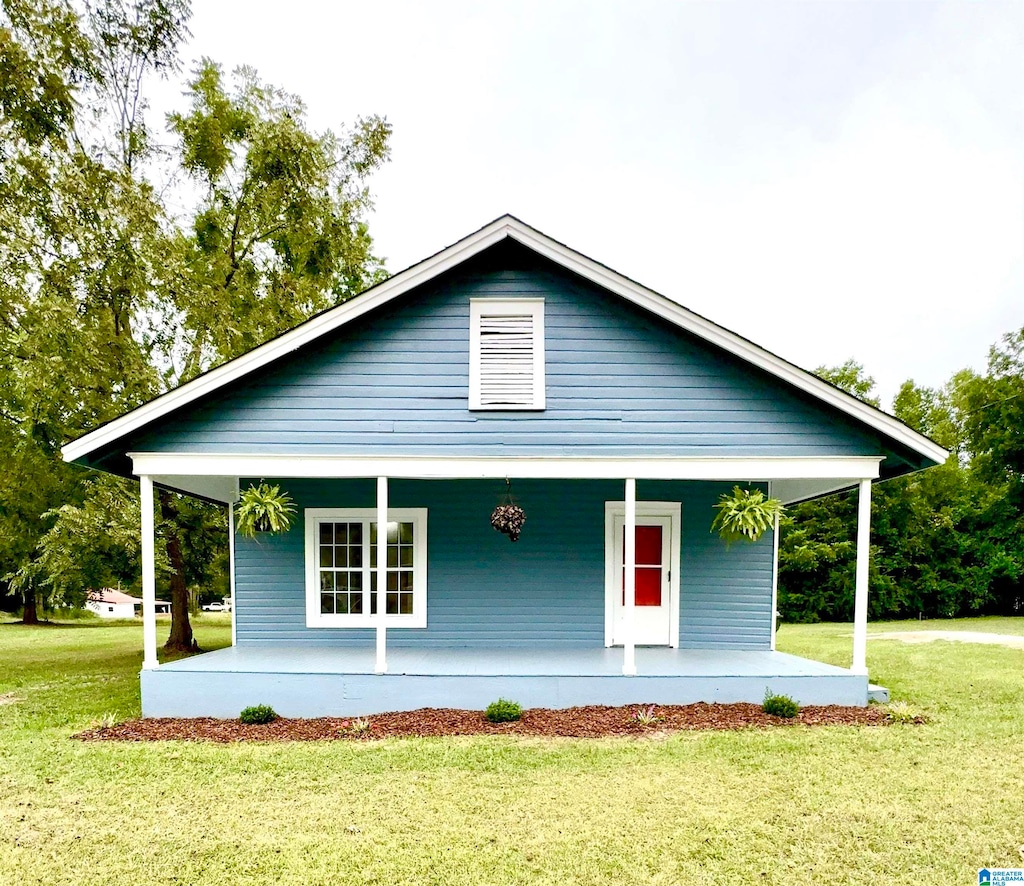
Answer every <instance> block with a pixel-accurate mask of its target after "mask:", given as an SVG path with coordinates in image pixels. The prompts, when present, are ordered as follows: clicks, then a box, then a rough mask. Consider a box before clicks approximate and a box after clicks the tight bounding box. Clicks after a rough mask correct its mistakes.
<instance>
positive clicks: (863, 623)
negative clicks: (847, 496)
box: [850, 480, 871, 674]
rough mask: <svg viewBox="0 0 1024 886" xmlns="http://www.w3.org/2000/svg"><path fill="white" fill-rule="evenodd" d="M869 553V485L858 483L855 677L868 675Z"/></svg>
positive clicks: (854, 620) (854, 618)
mask: <svg viewBox="0 0 1024 886" xmlns="http://www.w3.org/2000/svg"><path fill="white" fill-rule="evenodd" d="M870 553H871V481H870V480H861V481H860V498H859V499H858V501H857V574H856V580H855V584H854V588H855V590H854V601H853V666H852V667H851V668H850V670H851V671H853V672H854V673H855V674H867V672H868V659H867V651H868V650H867V647H868V558H869V555H870Z"/></svg>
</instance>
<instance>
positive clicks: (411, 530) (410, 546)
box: [306, 508, 427, 627]
mask: <svg viewBox="0 0 1024 886" xmlns="http://www.w3.org/2000/svg"><path fill="white" fill-rule="evenodd" d="M376 514H377V512H376V509H369V508H363V509H333V508H318V509H314V508H307V509H306V591H307V593H306V623H307V625H308V626H310V627H371V626H372V624H373V620H374V618H375V617H376V614H377V520H376ZM388 517H389V532H388V535H389V538H388V545H387V556H388V564H387V583H386V588H385V600H384V605H385V608H386V613H385V620H386V622H387V624H388V625H389V626H393V627H425V626H426V557H427V539H426V532H427V526H426V509H424V508H391V509H389V511H388Z"/></svg>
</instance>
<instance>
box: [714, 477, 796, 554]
mask: <svg viewBox="0 0 1024 886" xmlns="http://www.w3.org/2000/svg"><path fill="white" fill-rule="evenodd" d="M713 507H714V508H716V509H717V510H718V513H717V514H716V515H715V519H714V520H713V521H712V523H711V531H712V532H717V533H718V534H719V536H721V538H722V539H723V540H724V541H725V543H726V544H732V543H733V542H734V541H749V542H755V541H757V540H758V539H759V538H760V537H761V536H762V535H764V533H765V532H767V531H768V530H769V529H771V528H772V527H774V526H775V521H776V520H777V519H778V518H779V517H781V516H782V513H783V512H784V511H785V507H783V504H782V502H781V501H779V499H777V498H767V497H766V496H765V494H764V493H763V492H762V491H761V490H760V489H740V487H739V486H733V488H732V492H727V493H724V494H723V495H722V496H721V498H719V500H718V504H716V505H713Z"/></svg>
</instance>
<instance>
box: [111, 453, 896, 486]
mask: <svg viewBox="0 0 1024 886" xmlns="http://www.w3.org/2000/svg"><path fill="white" fill-rule="evenodd" d="M128 455H129V457H130V458H131V459H132V464H133V468H134V473H135V474H137V475H143V474H149V475H152V476H154V477H158V476H159V477H165V478H168V482H170V478H172V477H174V476H176V475H182V476H187V477H189V478H197V477H203V476H206V477H228V478H235V477H293V478H328V477H334V478H340V477H396V478H402V479H417V480H455V479H501V478H504V477H514V478H519V479H552V480H553V479H583V480H590V479H602V480H610V479H616V480H620V479H623V478H624V477H632V478H635V479H638V480H727V481H730V482H733V481H738V482H742V481H748V480H749V481H752V482H753V481H766V480H795V479H804V480H806V479H818V478H827V479H834V478H842V479H846V478H849V479H850V480H861V479H872V480H874V479H877V478H878V476H879V464H880V462H881V459H880V458H877V457H874V456H871V457H851V458H843V457H825V458H796V457H794V458H786V457H779V458H687V457H677V458H628V457H621V458H600V457H594V458H587V457H571V456H562V457H559V456H521V457H500V456H494V457H489V456H480V457H469V458H457V457H456V458H446V457H443V456H393V457H377V456H340V455H338V456H332V455H244V454H219V453H218V454H216V455H200V454H190V453H163V452H159V453H147V452H130V453H128Z"/></svg>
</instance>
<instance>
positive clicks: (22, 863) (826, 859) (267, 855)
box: [0, 615, 1024, 886]
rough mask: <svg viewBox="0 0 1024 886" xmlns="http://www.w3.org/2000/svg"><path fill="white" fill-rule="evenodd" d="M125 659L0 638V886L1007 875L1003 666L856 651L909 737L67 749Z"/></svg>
mask: <svg viewBox="0 0 1024 886" xmlns="http://www.w3.org/2000/svg"><path fill="white" fill-rule="evenodd" d="M229 624H230V623H229V619H228V617H225V616H221V615H205V616H203V617H202V618H201V619H199V620H198V624H197V634H198V636H199V642H200V643H201V644H202V645H204V646H205V647H207V648H212V647H215V646H221V645H226V644H227V643H229V642H230V626H229ZM957 624H958V623H956V622H947V621H943V622H936V623H932V624H930V625H927V626H930V627H941V628H944V629H949V628H951V627H953V626H955V625H957ZM960 624H961V625H964V626H965V627H967V628H968V629H970V630H998V631H1003V632H1012V633H1017V634H1019V633H1021V629H1020V627H1021V626H1020V623H1019V622H1015V621H1013V620H1009V619H1003V620H996V619H991V620H990V619H982V620H971V622H970V623H969V624H967V623H965V622H962V623H960ZM899 627H904V628H907V629H916V628H919V627H924V625H920V624H919V623H917V622H911V623H906V624H904V625H899ZM873 629H875V628H873ZM890 629H892V628H891V627H890ZM164 631H165V627H161V633H163V632H164ZM850 632H851V628H850V626H849V625H828V624H826V625H813V626H790V625H786V626H784V627H783V628H782V629H781V631H780V638H779V647H780V648H781V649H783V650H785V651H789V652H794V653H797V654H801V655H809V656H814V657H817V658H820V659H822V660H825V661H831V662H835V663H837V664H848V663H849V655H850V644H851V640H850ZM141 645H142V631H141V627H140V626H139V625H137V624H131V623H115V624H103V623H99V622H95V621H89V622H80V623H76V624H69V625H66V626H57V627H40V628H24V627H21V626H17V625H0V701H2V702H3V703H2V704H0V884H8V883H11V884H15V883H17V884H22V883H24V884H29V883H33V884H34V883H42V884H49V883H82V884H108V883H109V884H122V883H123V884H133V886H135V884H193V883H195V884H198V883H223V884H255V883H284V884H318V883H322V884H342V883H358V884H390V883H451V884H469V883H494V884H500V883H531V884H532V883H551V884H555V883H558V884H562V883H570V884H573V883H579V884H591V883H597V884H603V883H608V884H612V883H614V884H624V883H625V884H630V883H659V884H677V883H679V884H689V883H701V884H737V883H757V884H793V883H811V882H814V883H844V884H845V883H850V884H872V886H874V884H877V883H881V882H903V881H905V882H909V883H914V884H942V886H951V884H970V883H976V882H977V874H976V871H977V869H978V868H979V867H981V866H990V867H991V866H996V867H1019V866H1021V865H1022V864H1024V862H1022V859H1021V856H1020V854H1019V852H1018V848H1017V847H1018V846H1021V845H1022V844H1024V788H1022V785H1021V774H1022V772H1024V743H1022V736H1024V651H1020V650H1013V649H1004V648H1000V647H993V646H986V647H980V646H971V645H967V644H956V643H942V642H938V643H929V644H920V645H904V644H901V643H898V642H896V641H886V640H873V641H871V642H870V643H869V644H868V663H869V666H870V668H871V673H872V679H873V681H874V682H879V683H882V684H883V685H886V686H888V687H890V689H892V690H893V694H894V697H895V698H898V699H906V700H908V701H911V702H913V703H914V704H916V705H918V706H920V707H922V708H924V709H925V710H927V711H928V713H929V714H930V715H931V717H932V718H933V719H932V723H931V724H930V725H927V726H921V727H896V726H894V727H889V728H875V729H855V728H818V729H804V728H800V727H795V728H792V729H777V730H773V731H765V732H758V731H745V732H741V733H734V734H716V733H696V734H687V735H676V736H671V737H668V738H654V739H648V740H618V739H617V740H602V741H577V740H551V741H542V740H517V739H509V738H464V739H454V740H445V739H415V740H413V739H407V740H388V741H380V742H370V743H348V742H335V743H326V744H318V745H316V744H294V745H248V746H245V745H238V746H214V745H198V744H186V743H170V742H169V743H162V744H137V745H133V744H113V743H112V744H82V743H79V742H76V741H71V740H69V735H70V734H71V733H72V732H73V731H75V730H77V729H81V728H83V727H85V726H87V725H88V724H89V723H90V721H92V720H94V719H96V718H99V717H101V716H103V715H105V714H110V713H116V714H118V715H119V716H122V717H124V716H129V715H132V714H135V713H137V711H138V668H139V665H140V663H141V652H140V650H141ZM639 700H640V699H638V701H639Z"/></svg>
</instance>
